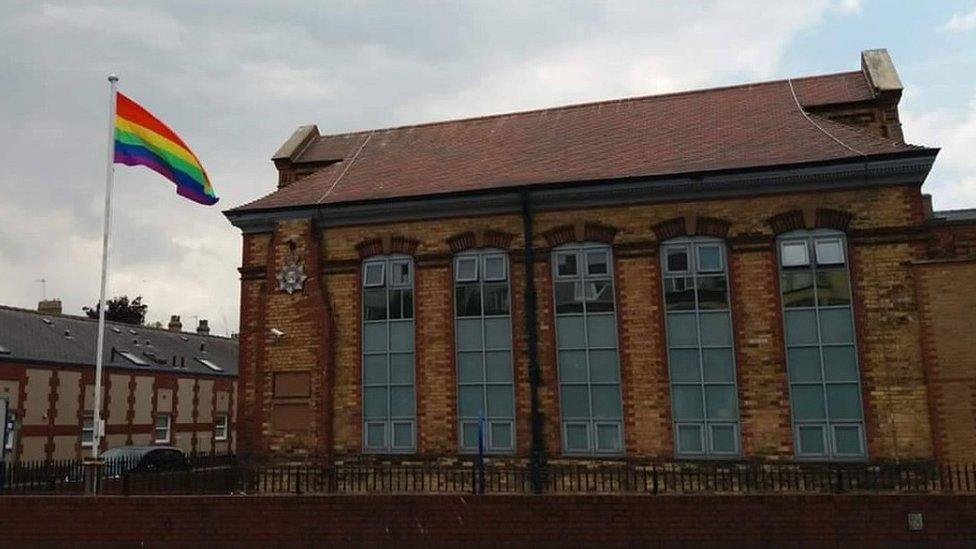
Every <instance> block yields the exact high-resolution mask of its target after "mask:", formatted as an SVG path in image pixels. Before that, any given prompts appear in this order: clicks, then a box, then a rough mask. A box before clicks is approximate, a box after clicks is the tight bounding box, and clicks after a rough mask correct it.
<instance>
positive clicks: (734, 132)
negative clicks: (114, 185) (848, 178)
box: [228, 71, 934, 214]
mask: <svg viewBox="0 0 976 549" xmlns="http://www.w3.org/2000/svg"><path fill="white" fill-rule="evenodd" d="M794 91H795V97H794ZM874 97H875V96H874V91H873V88H872V86H871V84H870V83H869V82H868V80H867V77H866V76H865V75H864V73H863V72H861V71H855V72H844V73H837V74H828V75H823V76H813V77H806V78H797V79H792V80H776V81H770V82H762V83H755V84H745V85H738V86H730V87H722V88H713V89H705V90H697V91H689V92H681V93H671V94H665V95H652V96H646V97H634V98H628V99H620V100H613V101H602V102H597V103H587V104H582V105H570V106H565V107H557V108H550V109H542V110H535V111H527V112H518V113H511V114H500V115H493V116H484V117H479V118H469V119H463V120H451V121H446V122H435V123H428V124H418V125H413V126H403V127H396V128H387V129H378V130H371V131H363V132H355V133H344V134H337V135H325V136H317V137H315V138H314V140H312V141H311V142H310V143H309V144H308V145H307V146H306V147H305V148H304V149H303V150H300V151H299V152H298V153H297V154H296V155H295V156H293V157H292V158H291V161H292V162H293V163H295V164H299V165H300V164H302V163H313V165H314V163H320V164H319V165H323V164H324V163H327V162H334V163H332V164H331V165H327V166H324V167H322V168H320V169H319V170H318V171H316V172H315V173H313V174H311V175H308V176H306V177H304V178H302V179H300V180H299V181H297V182H295V183H292V184H290V185H288V186H286V187H284V188H282V189H279V190H277V191H275V192H273V193H271V194H269V195H267V196H265V197H263V198H260V199H258V200H256V201H254V202H251V203H249V204H246V205H243V206H240V207H238V208H235V209H233V210H231V211H230V212H228V213H231V214H233V213H235V212H242V213H243V212H246V211H252V210H269V209H278V208H288V207H299V206H314V205H331V204H339V203H349V202H362V201H374V200H387V199H393V198H402V197H418V196H428V195H438V194H444V193H458V192H470V191H486V190H496V189H503V188H510V187H519V186H528V185H545V184H556V183H565V182H584V181H603V180H609V179H620V178H632V177H654V176H666V175H677V174H688V173H701V172H711V171H721V170H734V169H749V168H762V167H771V166H786V165H795V164H803V163H817V162H825V161H838V160H845V159H855V158H861V157H864V156H875V155H889V154H892V153H896V154H897V153H916V154H917V153H919V152H920V151H921V152H925V151H928V150H931V151H933V152H934V149H926V148H924V147H917V146H913V145H908V144H905V143H902V142H900V141H895V140H889V139H883V138H880V137H877V136H875V135H872V134H869V133H866V132H863V131H860V130H858V129H855V128H852V127H850V126H846V125H842V124H840V123H837V122H832V121H830V120H826V119H824V118H821V117H818V116H816V115H815V114H810V113H811V112H812V113H815V112H816V111H817V107H818V106H823V105H827V104H833V105H836V104H844V103H857V102H861V101H867V100H871V99H873V98H874ZM797 102H799V103H800V105H803V109H801V108H800V107H799V106H798V105H797ZM804 111H809V112H804ZM316 133H317V130H316Z"/></svg>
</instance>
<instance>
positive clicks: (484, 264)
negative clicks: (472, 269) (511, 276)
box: [458, 253, 508, 282]
mask: <svg viewBox="0 0 976 549" xmlns="http://www.w3.org/2000/svg"><path fill="white" fill-rule="evenodd" d="M495 259H497V260H499V261H500V262H501V263H500V264H501V266H502V272H501V275H499V276H489V275H488V260H495ZM481 272H482V278H483V279H484V281H485V282H504V281H506V280H508V256H506V255H504V254H498V253H486V254H484V255H483V256H482V257H481ZM458 282H465V281H462V280H460V279H458ZM466 282H470V281H466Z"/></svg>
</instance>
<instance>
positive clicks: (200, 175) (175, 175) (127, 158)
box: [115, 93, 219, 206]
mask: <svg viewBox="0 0 976 549" xmlns="http://www.w3.org/2000/svg"><path fill="white" fill-rule="evenodd" d="M115 105H116V107H115V163H116V164H125V165H126V166H145V167H147V168H149V169H150V170H153V171H155V172H156V173H158V174H160V175H162V176H163V177H165V178H166V179H169V180H170V181H172V182H173V183H175V184H176V193H177V194H179V195H180V196H183V197H186V198H189V199H190V200H192V201H194V202H199V203H200V204H206V205H208V206H209V205H211V204H216V202H217V200H219V199H218V198H217V195H216V194H215V193H214V190H213V187H212V186H211V185H210V178H209V177H207V172H206V171H204V169H203V166H202V165H201V164H200V161H199V160H198V159H197V157H196V155H195V154H193V151H191V150H190V147H187V146H186V143H184V142H183V140H182V139H180V137H179V136H178V135H176V133H175V132H174V131H173V130H171V129H169V127H167V126H166V124H163V123H162V122H161V121H160V120H159V119H158V118H156V117H155V116H153V115H152V114H150V113H149V111H147V110H146V109H144V108H142V107H140V106H139V105H138V104H137V103H136V102H135V101H133V100H131V99H129V98H128V97H126V96H124V95H122V94H121V93H117V94H116V102H115Z"/></svg>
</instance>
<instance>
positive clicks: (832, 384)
mask: <svg viewBox="0 0 976 549" xmlns="http://www.w3.org/2000/svg"><path fill="white" fill-rule="evenodd" d="M777 242H778V246H777V247H778V250H779V264H780V291H781V295H782V303H783V322H784V328H785V334H786V337H785V339H786V363H787V370H788V373H789V380H790V408H791V412H792V416H793V433H794V440H795V442H796V453H797V456H798V457H801V458H812V459H862V458H864V457H865V456H866V454H867V451H866V449H865V443H864V413H863V410H862V405H861V382H860V374H859V368H858V363H857V342H856V340H855V333H854V314H853V309H852V307H851V284H850V275H849V272H848V261H847V253H846V252H847V245H846V240H845V238H844V234H843V233H840V232H837V231H832V230H824V229H821V230H816V231H792V232H789V233H785V234H783V235H781V236H780V237H779V238H778V240H777Z"/></svg>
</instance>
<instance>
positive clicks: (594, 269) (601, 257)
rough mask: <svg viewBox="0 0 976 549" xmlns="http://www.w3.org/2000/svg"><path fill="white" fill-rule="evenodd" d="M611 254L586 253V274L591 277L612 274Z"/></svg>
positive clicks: (601, 252) (604, 251) (601, 251)
mask: <svg viewBox="0 0 976 549" xmlns="http://www.w3.org/2000/svg"><path fill="white" fill-rule="evenodd" d="M608 255H609V254H607V252H606V250H596V251H588V252H586V273H587V274H589V275H597V276H599V275H605V274H608V273H609V272H610V262H609V257H608Z"/></svg>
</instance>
